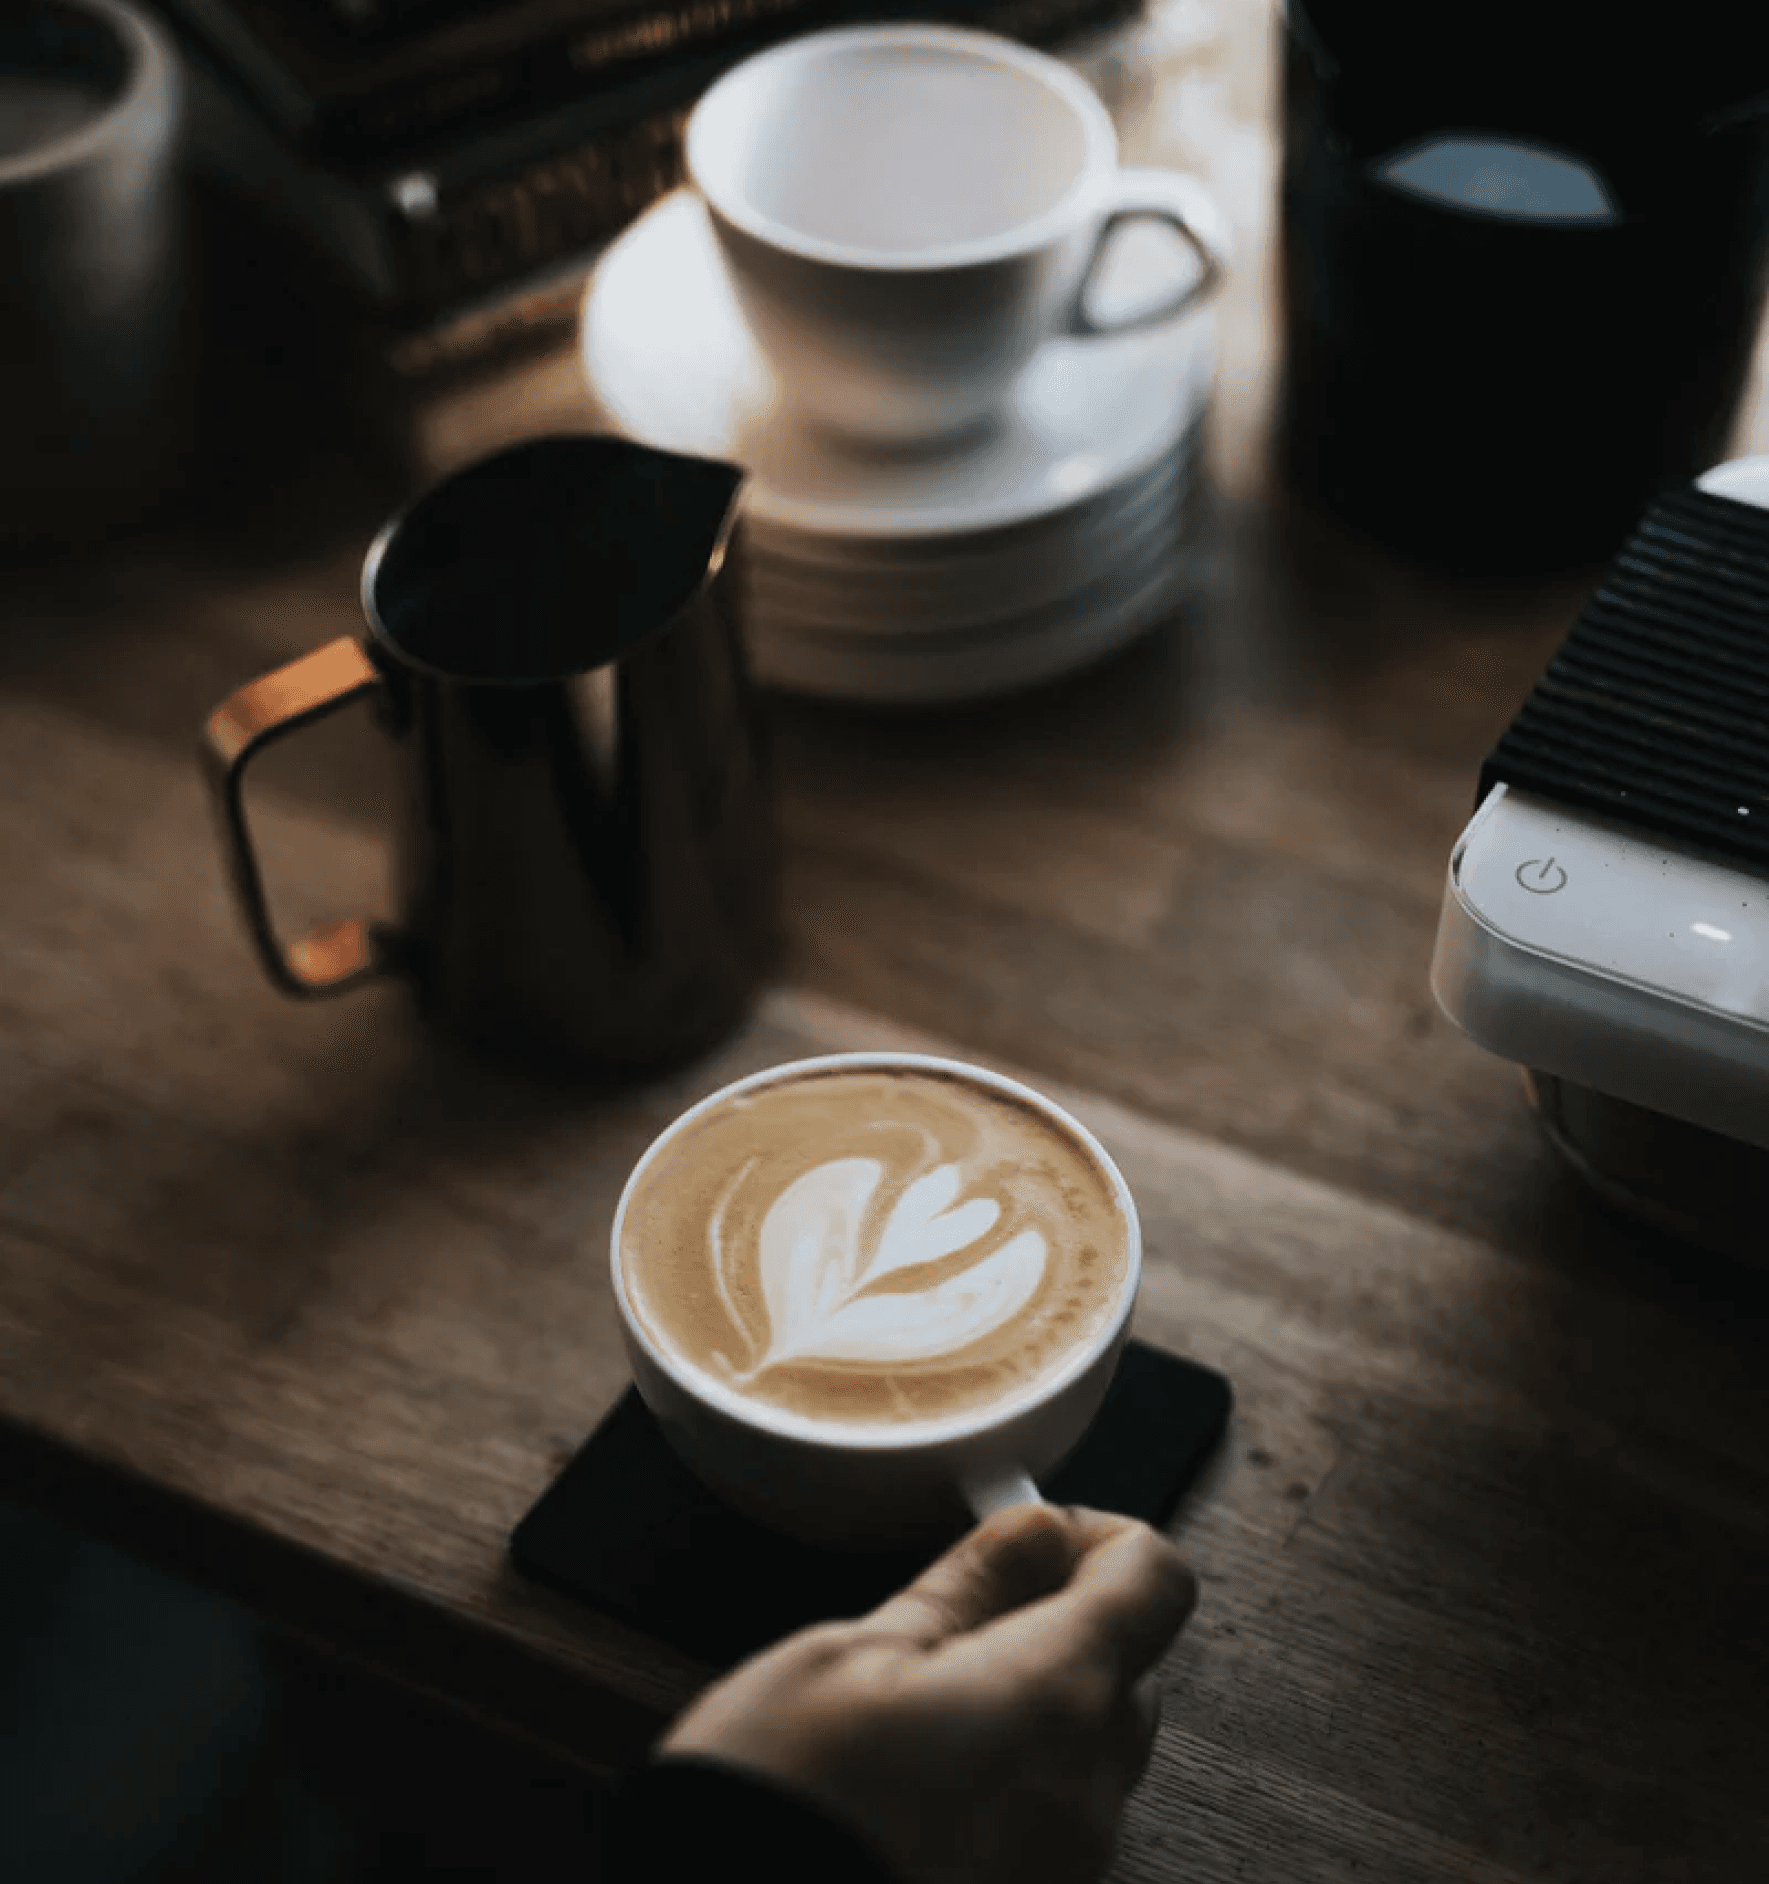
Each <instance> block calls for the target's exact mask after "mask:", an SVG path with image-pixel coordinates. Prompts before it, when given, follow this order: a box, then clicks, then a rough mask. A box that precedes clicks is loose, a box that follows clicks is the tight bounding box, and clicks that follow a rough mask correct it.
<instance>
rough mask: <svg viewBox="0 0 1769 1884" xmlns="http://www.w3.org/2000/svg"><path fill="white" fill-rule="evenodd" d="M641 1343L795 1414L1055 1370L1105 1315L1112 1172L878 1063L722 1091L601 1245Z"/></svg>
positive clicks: (953, 1083) (994, 1106)
mask: <svg viewBox="0 0 1769 1884" xmlns="http://www.w3.org/2000/svg"><path fill="white" fill-rule="evenodd" d="M618 1260H619V1261H620V1264H621V1268H622V1274H623V1277H624V1280H625V1283H626V1287H627V1291H628V1295H629V1300H630V1301H631V1303H632V1306H633V1308H634V1311H635V1313H636V1315H637V1317H638V1319H639V1321H640V1322H641V1324H642V1325H643V1326H644V1328H645V1329H646V1331H647V1332H648V1333H649V1334H650V1335H651V1336H652V1338H653V1339H654V1340H655V1341H657V1342H658V1343H659V1345H661V1346H663V1347H665V1348H667V1349H668V1350H670V1351H671V1352H672V1353H673V1354H674V1355H675V1356H676V1357H677V1359H678V1360H679V1361H681V1362H683V1363H685V1364H687V1365H690V1366H692V1367H694V1368H697V1369H699V1370H700V1371H702V1372H703V1373H705V1374H707V1375H708V1376H709V1377H711V1378H712V1379H714V1380H717V1381H719V1382H721V1383H722V1384H724V1385H725V1386H727V1387H729V1388H731V1389H734V1390H735V1391H738V1392H740V1393H742V1394H744V1395H746V1396H753V1397H755V1398H756V1399H758V1400H762V1401H766V1402H768V1403H770V1404H773V1405H776V1406H779V1407H782V1408H784V1409H787V1410H790V1411H793V1412H797V1413H801V1414H804V1415H807V1416H809V1417H812V1418H815V1419H830V1420H840V1421H844V1422H852V1421H865V1422H873V1421H881V1420H882V1421H892V1422H895V1421H905V1420H921V1419H931V1418H942V1417H946V1416H948V1415H950V1414H953V1413H957V1412H962V1411H965V1410H967V1409H969V1408H970V1407H973V1406H981V1405H986V1404H989V1403H991V1402H993V1401H996V1400H999V1399H1001V1398H1002V1397H1003V1396H1004V1395H1005V1394H1010V1393H1012V1392H1014V1391H1016V1390H1017V1389H1018V1388H1020V1387H1022V1386H1026V1385H1029V1384H1031V1383H1032V1382H1034V1381H1035V1380H1038V1379H1041V1378H1043V1377H1046V1376H1047V1375H1049V1374H1051V1373H1053V1372H1055V1371H1056V1370H1057V1369H1059V1368H1060V1367H1061V1366H1062V1365H1063V1364H1064V1362H1065V1361H1066V1360H1067V1359H1068V1358H1069V1357H1070V1356H1071V1355H1073V1353H1074V1352H1075V1351H1076V1349H1077V1348H1078V1347H1082V1346H1085V1345H1088V1344H1090V1343H1091V1342H1092V1340H1093V1339H1094V1337H1095V1335H1096V1334H1097V1332H1098V1331H1099V1329H1100V1328H1101V1326H1102V1325H1103V1323H1104V1322H1105V1321H1106V1320H1108V1319H1109V1318H1110V1317H1111V1315H1112V1314H1113V1312H1114V1311H1115V1310H1116V1308H1117V1305H1118V1302H1119V1298H1120V1294H1121V1290H1122V1287H1123V1282H1124V1278H1125V1275H1126V1273H1127V1269H1128V1262H1129V1255H1128V1232H1127V1229H1126V1226H1125V1221H1124V1217H1123V1214H1122V1211H1121V1210H1120V1207H1119V1204H1118V1200H1117V1194H1116V1192H1115V1190H1114V1188H1113V1183H1112V1180H1111V1179H1110V1178H1109V1177H1108V1175H1107V1174H1106V1173H1105V1172H1104V1171H1103V1170H1102V1169H1101V1167H1100V1165H1099V1163H1098V1161H1097V1160H1096V1159H1094V1158H1093V1157H1092V1156H1091V1155H1090V1154H1089V1153H1088V1151H1087V1150H1086V1148H1085V1146H1083V1145H1082V1144H1081V1143H1080V1142H1079V1141H1077V1140H1076V1139H1075V1138H1074V1137H1073V1136H1072V1135H1071V1134H1069V1133H1068V1132H1065V1131H1064V1130H1063V1129H1062V1127H1061V1126H1060V1125H1059V1124H1058V1122H1057V1121H1056V1120H1055V1119H1053V1118H1051V1117H1048V1116H1047V1115H1046V1114H1045V1113H1043V1112H1042V1111H1040V1110H1038V1109H1036V1108H1034V1107H1032V1106H1030V1105H1026V1104H1022V1103H1020V1102H1018V1101H1016V1100H1015V1099H1014V1098H1012V1097H1011V1096H1010V1095H1007V1094H1004V1093H1001V1092H999V1091H998V1090H996V1089H994V1088H991V1087H989V1086H986V1085H983V1084H981V1083H980V1082H979V1083H972V1082H968V1081H964V1080H960V1079H957V1078H951V1077H946V1076H944V1075H938V1074H930V1073H927V1072H921V1071H913V1072H911V1071H905V1070H898V1069H888V1070H887V1069H880V1070H876V1071H874V1070H865V1069H862V1070H850V1069H845V1068H844V1069H839V1070H832V1071H823V1072H818V1073H814V1074H813V1073H804V1074H800V1075H797V1076H796V1077H793V1078H791V1079H787V1080H783V1081H781V1082H780V1083H779V1084H777V1085H764V1086H761V1087H758V1088H754V1089H751V1090H750V1091H748V1092H742V1093H739V1094H736V1095H733V1096H732V1097H731V1098H730V1099H729V1100H727V1101H725V1102H723V1103H722V1104H720V1105H718V1106H716V1107H714V1108H712V1109H710V1110H709V1111H708V1112H707V1113H705V1114H703V1115H701V1116H700V1117H698V1118H697V1119H695V1120H692V1121H690V1123H689V1125H688V1126H687V1127H686V1128H685V1129H684V1130H683V1131H682V1133H681V1134H680V1135H679V1136H678V1137H676V1138H674V1139H673V1140H672V1141H671V1142H670V1143H669V1144H667V1145H666V1146H664V1147H663V1148H662V1153H661V1155H659V1156H658V1157H657V1158H656V1160H655V1161H654V1162H653V1163H652V1164H651V1166H650V1167H649V1168H648V1169H647V1171H646V1173H645V1175H644V1178H643V1180H642V1181H641V1182H639V1183H637V1184H636V1186H635V1189H634V1193H633V1195H632V1196H631V1197H630V1198H629V1201H628V1204H627V1209H626V1214H625V1218H624V1221H623V1228H622V1233H621V1247H620V1250H619V1252H618Z"/></svg>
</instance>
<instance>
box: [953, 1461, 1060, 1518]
mask: <svg viewBox="0 0 1769 1884" xmlns="http://www.w3.org/2000/svg"><path fill="white" fill-rule="evenodd" d="M963 1491H964V1499H965V1503H966V1504H968V1505H969V1506H970V1508H971V1514H972V1516H974V1517H975V1518H976V1520H977V1522H978V1523H979V1524H981V1523H982V1521H983V1520H984V1519H985V1518H992V1517H993V1516H994V1515H995V1513H996V1512H997V1511H1005V1510H1006V1509H1007V1507H1008V1506H1009V1505H1041V1504H1043V1503H1044V1502H1045V1499H1044V1494H1043V1493H1042V1492H1041V1491H1039V1489H1038V1487H1037V1486H1036V1485H1034V1484H1033V1483H1032V1481H1031V1479H1030V1478H1028V1477H1027V1476H1026V1474H1025V1473H1024V1472H1022V1471H1020V1470H1019V1468H1018V1467H1017V1466H1010V1467H1008V1468H1006V1469H1005V1470H1001V1471H995V1472H977V1473H973V1474H972V1475H971V1476H970V1477H968V1478H966V1479H965V1481H964V1484H963Z"/></svg>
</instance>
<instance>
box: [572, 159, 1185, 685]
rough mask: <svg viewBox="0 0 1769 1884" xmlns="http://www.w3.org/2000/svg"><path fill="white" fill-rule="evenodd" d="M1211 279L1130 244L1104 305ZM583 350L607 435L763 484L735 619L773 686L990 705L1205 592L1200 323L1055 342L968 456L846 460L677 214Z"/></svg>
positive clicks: (619, 278) (1125, 240) (599, 291)
mask: <svg viewBox="0 0 1769 1884" xmlns="http://www.w3.org/2000/svg"><path fill="white" fill-rule="evenodd" d="M1202 210H1203V212H1204V213H1205V214H1206V215H1208V214H1212V213H1213V212H1212V211H1211V209H1210V206H1209V204H1208V201H1207V199H1205V201H1204V202H1203V204H1202ZM1197 266H1198V264H1197V263H1196V261H1195V260H1194V259H1193V258H1192V256H1191V255H1190V254H1189V253H1188V252H1187V251H1186V250H1185V248H1184V247H1183V245H1182V244H1181V243H1179V242H1178V240H1177V239H1175V238H1173V237H1171V236H1170V235H1169V234H1168V233H1167V232H1165V231H1156V230H1146V229H1137V228H1131V229H1128V230H1126V231H1125V232H1124V233H1123V234H1122V235H1121V236H1120V237H1119V238H1118V239H1117V241H1116V244H1115V247H1114V251H1113V253H1112V256H1111V258H1110V260H1109V262H1108V263H1107V266H1106V268H1105V270H1104V272H1103V273H1102V275H1101V276H1100V277H1099V278H1098V280H1097V281H1096V283H1095V286H1094V290H1093V293H1094V296H1095V300H1094V305H1095V306H1096V307H1097V308H1098V309H1099V310H1100V312H1101V314H1102V315H1110V314H1111V313H1113V312H1116V311H1119V310H1120V309H1121V308H1125V309H1127V308H1129V307H1132V306H1139V305H1144V304H1147V303H1150V302H1154V301H1156V300H1162V299H1165V298H1166V297H1167V296H1168V295H1170V294H1171V293H1172V292H1173V289H1174V286H1175V283H1176V281H1177V279H1178V278H1179V277H1181V276H1183V275H1184V274H1186V273H1187V272H1188V271H1195V269H1196V268H1197ZM582 350H583V363H584V368H585V371H586V374H587V376H588V380H589V385H590V390H591V392H592V394H593V395H594V397H595V399H596V400H597V402H598V404H599V405H600V407H601V408H602V410H603V412H604V414H605V415H606V417H607V419H608V420H609V422H610V423H611V424H612V425H613V426H614V427H615V428H616V429H617V430H619V431H621V432H623V433H625V434H626V435H627V436H628V437H631V438H634V439H637V440H639V441H640V442H642V443H645V444H649V445H656V446H661V447H663V448H665V449H672V450H677V451H684V452H693V453H698V454H700V455H703V456H707V457H715V458H723V459H726V460H728V461H730V462H732V463H734V464H738V465H741V466H742V467H744V469H746V470H747V471H748V472H749V473H750V474H751V476H750V482H749V484H748V486H747V490H746V497H745V507H744V517H745V534H746V542H747V556H746V563H745V571H746V574H745V581H746V585H747V587H746V594H745V604H746V608H747V625H748V631H749V636H750V648H751V654H752V658H753V661H754V664H755V668H756V671H757V674H758V676H759V677H760V678H761V679H762V680H763V681H765V682H769V683H771V684H773V685H776V686H780V687H784V688H788V689H791V690H793V691H797V692H803V693H811V694H817V695H821V696H824V697H827V698H835V699H847V700H860V701H870V702H880V703H883V702H901V703H909V702H916V703H933V702H948V701H960V700H968V699H977V698H981V697H983V696H985V695H988V694H993V693H999V692H1005V691H1008V690H1010V689H1013V688H1017V687H1022V686H1028V685H1031V684H1033V683H1035V682H1039V681H1044V680H1049V679H1052V678H1054V677H1056V676H1057V675H1060V674H1064V673H1068V672H1070V671H1072V670H1074V669H1077V668H1080V667H1082V666H1085V665H1086V664H1088V663H1089V662H1092V661H1095V660H1098V659H1099V658H1101V657H1102V656H1104V655H1105V654H1107V653H1110V652H1111V651H1113V650H1114V649H1117V648H1120V647H1123V646H1124V645H1125V644H1127V643H1128V642H1130V641H1132V640H1134V639H1135V638H1136V637H1137V636H1139V635H1141V634H1144V633H1146V632H1147V631H1148V630H1150V629H1151V628H1153V627H1155V626H1156V625H1157V624H1159V623H1161V622H1163V621H1165V620H1166V619H1168V618H1169V617H1170V616H1171V615H1172V614H1173V612H1174V610H1175V608H1176V606H1177V605H1178V603H1179V602H1180V601H1181V600H1182V599H1183V598H1184V597H1185V595H1186V594H1187V592H1188V590H1189V589H1190V588H1191V586H1192V584H1193V582H1194V580H1195V573H1194V572H1195V569H1196V558H1195V554H1194V552H1193V550H1192V549H1191V547H1190V542H1189V537H1190V530H1189V515H1190V511H1191V507H1192V500H1193V495H1194V488H1195V483H1196V479H1195V475H1194V460H1195V457H1196V451H1197V444H1198V437H1199V432H1200V429H1201V420H1202V417H1203V413H1204V410H1205V406H1206V403H1207V400H1208V396H1209V389H1210V383H1211V377H1212V372H1213V368H1214V364H1215V316H1214V313H1213V311H1212V309H1211V307H1210V306H1209V304H1208V303H1207V302H1206V303H1203V304H1200V305H1196V306H1194V308H1193V309H1191V310H1189V311H1187V312H1185V313H1182V314H1181V315H1179V316H1178V317H1177V318H1175V319H1173V320H1170V321H1167V322H1165V323H1163V324H1161V325H1159V326H1154V327H1149V328H1144V329H1142V330H1140V331H1136V332H1132V333H1127V334H1124V335H1120V336H1108V337H1103V338H1093V339H1061V340H1053V341H1051V342H1049V343H1048V344H1047V345H1046V346H1045V347H1044V348H1043V349H1042V351H1041V352H1040V353H1039V354H1037V355H1036V356H1035V358H1034V359H1033V360H1032V362H1031V364H1030V365H1029V366H1028V367H1027V368H1026V369H1025V371H1024V373H1023V374H1022V375H1021V377H1020V379H1019V381H1018V382H1017V384H1016V386H1015V388H1014V392H1013V396H1012V399H1011V401H1010V403H1009V406H1008V409H1007V411H1006V413H1005V415H1004V416H1003V418H1002V419H1001V420H1000V421H999V422H998V423H996V424H994V425H993V427H992V428H989V429H987V430H985V431H984V432H982V433H981V434H980V435H979V436H977V437H976V438H974V439H973V440H971V441H970V442H968V443H963V444H960V445H957V446H950V445H948V446H945V447H942V448H938V449H933V448H923V449H920V450H916V451H910V452H901V451H886V450H882V449H879V448H867V447H862V446H855V447H852V448H849V447H846V446H844V445H841V444H839V443H837V442H834V441H833V440H831V439H830V438H828V437H827V436H824V435H820V434H817V433H815V432H814V431H812V430H811V429H809V428H807V427H805V426H803V425H801V424H799V423H797V422H795V421H793V420H790V419H788V418H786V417H785V416H784V415H782V413H781V412H780V410H779V402H778V398H777V395H776V382H775V379H774V376H773V371H772V369H771V368H770V367H769V365H768V364H767V363H766V361H765V360H764V358H763V357H762V355H761V353H760V352H759V351H758V349H757V348H756V346H755V344H754V342H753V341H752V340H751V338H750V336H749V331H748V329H747V328H746V326H745V324H744V321H743V319H742V318H741V316H740V315H739V313H738V309H737V305H736V302H735V299H734V297H733V295H732V292H731V289H730V287H729V286H728V283H727V279H726V276H725V273H724V270H723V268H722V265H721V262H720V259H719V254H718V249H717V246H716V243H715V239H714V236H713V233H712V230H711V228H710V225H709V222H708V219H707V215H706V211H705V210H704V208H703V207H702V204H701V202H700V200H699V198H698V197H696V196H695V195H693V194H692V193H691V192H689V191H686V190H684V191H679V192H677V193H676V194H675V195H673V196H670V197H668V198H666V199H665V200H664V201H663V202H661V203H660V204H658V205H657V206H656V207H655V208H654V209H653V210H651V211H650V212H649V213H648V214H647V215H646V216H644V217H643V218H641V219H640V221H639V222H637V223H636V224H635V225H634V226H633V228H632V229H630V230H629V231H628V232H627V233H626V234H625V235H624V236H623V237H622V238H621V239H620V241H619V242H617V243H616V244H615V245H614V247H613V248H612V249H610V251H609V252H608V254H607V255H606V256H605V257H604V258H603V260H602V263H601V264H600V266H599V267H598V269H597V271H596V274H595V276H594V278H593V279H592V281H591V283H590V287H589V290H588V292H587V294H586V297H585V303H584V317H583V330H582Z"/></svg>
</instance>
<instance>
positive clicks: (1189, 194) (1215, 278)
mask: <svg viewBox="0 0 1769 1884" xmlns="http://www.w3.org/2000/svg"><path fill="white" fill-rule="evenodd" d="M1127 222H1164V223H1166V224H1167V226H1168V227H1169V228H1170V229H1175V230H1177V231H1178V232H1179V234H1180V235H1182V236H1183V237H1184V238H1185V240H1186V241H1187V242H1189V243H1190V244H1191V245H1192V248H1193V249H1194V250H1195V251H1196V252H1197V257H1198V260H1199V261H1200V262H1201V263H1202V264H1203V271H1202V273H1201V274H1200V275H1199V276H1198V279H1197V280H1196V281H1194V282H1190V283H1188V284H1187V286H1185V287H1184V288H1181V289H1180V290H1179V291H1178V292H1177V293H1175V294H1172V295H1170V296H1169V297H1168V298H1167V299H1166V300H1165V301H1160V302H1157V303H1156V304H1155V306H1153V307H1149V308H1144V309H1143V310H1142V312H1141V313H1138V314H1131V315H1128V316H1126V318H1125V319H1123V320H1118V321H1096V320H1095V319H1094V318H1093V316H1092V315H1091V314H1089V313H1088V311H1087V291H1088V289H1089V288H1090V287H1091V286H1092V285H1093V279H1094V276H1095V275H1097V274H1098V273H1099V268H1100V263H1101V262H1102V261H1104V259H1105V254H1106V248H1107V246H1108V244H1109V243H1110V242H1111V240H1112V237H1113V236H1114V235H1115V234H1116V233H1117V232H1118V231H1119V230H1120V229H1121V228H1122V227H1123V226H1124V225H1125V224H1126V223H1127ZM1227 266H1228V231H1227V229H1226V227H1225V226H1224V223H1223V219H1222V212H1221V211H1220V210H1219V209H1218V208H1217V207H1216V204H1215V202H1214V201H1213V200H1212V198H1211V196H1210V192H1209V191H1208V190H1206V189H1205V188H1204V186H1203V184H1201V183H1200V182H1199V181H1198V179H1197V178H1196V177H1188V176H1185V175H1182V174H1181V172H1179V171H1177V170H1154V169H1145V170H1121V171H1119V173H1118V203H1117V207H1116V208H1115V209H1113V210H1112V212H1111V214H1110V215H1108V216H1107V217H1106V219H1105V221H1104V222H1103V223H1101V225H1100V232H1099V234H1098V235H1097V236H1096V237H1095V238H1094V244H1093V253H1092V254H1091V255H1090V256H1089V257H1088V260H1087V268H1086V270H1085V272H1084V273H1083V274H1082V277H1081V286H1080V287H1079V288H1078V289H1076V291H1075V299H1074V301H1073V303H1072V304H1071V305H1070V308H1069V318H1068V320H1067V322H1066V323H1065V324H1064V327H1063V329H1062V331H1063V332H1065V333H1068V334H1071V335H1077V336H1080V337H1082V338H1089V339H1090V338H1093V337H1094V336H1096V335H1102V334H1132V333H1136V332H1138V331H1139V330H1140V329H1142V328H1144V327H1158V326H1159V325H1160V324H1161V323H1162V322H1163V321H1170V320H1172V319H1173V317H1174V316H1175V315H1176V314H1179V313H1181V312H1182V311H1183V310H1184V309H1186V308H1188V307H1190V306H1191V305H1192V303H1193V302H1194V301H1199V300H1202V299H1203V297H1204V296H1205V295H1207V294H1210V293H1213V292H1214V291H1215V289H1216V286H1217V284H1218V282H1220V281H1221V279H1222V276H1223V271H1224V270H1225V269H1226V268H1227Z"/></svg>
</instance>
